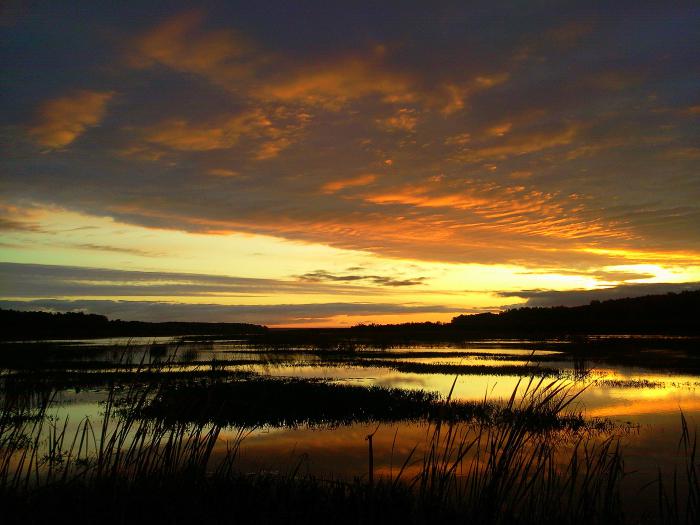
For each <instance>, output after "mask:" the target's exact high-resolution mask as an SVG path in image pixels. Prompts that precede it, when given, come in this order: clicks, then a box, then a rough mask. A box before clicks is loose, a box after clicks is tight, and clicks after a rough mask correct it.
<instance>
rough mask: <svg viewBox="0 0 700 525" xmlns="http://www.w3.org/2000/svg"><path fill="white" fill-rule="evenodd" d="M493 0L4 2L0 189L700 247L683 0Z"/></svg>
mask: <svg viewBox="0 0 700 525" xmlns="http://www.w3.org/2000/svg"><path fill="white" fill-rule="evenodd" d="M492 4H493V3H488V4H487V3H464V2H437V3H436V4H431V5H430V6H427V5H425V4H421V3H416V4H413V3H405V2H401V3H397V4H393V3H391V2H389V3H380V4H365V5H361V4H357V3H355V4H353V5H352V6H351V7H347V6H346V7H344V8H343V7H339V6H335V5H329V4H328V3H327V2H325V3H308V4H307V3H303V4H296V3H288V2H271V3H270V2H266V3H265V5H264V6H262V5H261V6H257V5H255V6H254V5H252V4H251V5H243V4H241V5H229V4H228V3H224V2H212V3H205V4H204V5H203V6H202V7H201V9H200V10H197V11H192V10H189V9H186V6H185V4H182V6H180V7H178V5H175V6H172V5H169V7H167V8H166V7H165V6H163V7H159V8H147V7H144V6H143V4H142V3H120V4H114V5H113V6H95V5H93V4H86V5H89V8H79V7H76V6H75V5H73V4H72V3H70V4H61V3H60V2H52V3H51V4H47V5H44V6H39V7H33V6H29V7H21V8H20V9H19V10H17V11H16V12H14V13H11V14H10V16H9V20H8V21H7V22H6V23H5V24H4V25H3V27H2V29H1V30H2V31H3V34H4V37H3V42H6V43H7V45H6V46H3V51H2V66H3V72H4V79H5V89H4V96H3V98H2V100H0V106H1V107H2V109H3V115H4V116H3V120H2V121H1V122H2V125H3V131H2V136H3V138H4V137H8V138H10V139H11V140H9V141H3V142H5V143H6V144H5V146H4V148H3V149H4V151H3V153H4V160H3V164H2V169H3V173H4V174H3V190H2V195H1V198H2V199H3V200H4V201H5V202H6V203H9V204H14V205H18V206H20V207H22V206H24V207H30V206H35V207H39V208H41V207H45V206H47V205H53V206H58V207H64V208H68V209H71V210H77V211H81V212H84V213H88V214H94V215H100V216H103V215H109V216H112V217H114V218H116V219H118V220H121V221H126V222H130V223H134V224H139V225H144V226H149V227H157V228H168V229H181V230H187V231H192V232H204V233H219V232H231V231H237V232H252V233H263V234H271V235H276V236H280V237H285V238H290V239H298V240H305V241H313V242H321V243H324V244H330V245H334V246H338V247H343V248H353V249H361V250H368V251H372V252H376V253H380V254H383V255H388V256H399V257H409V258H417V259H428V260H442V261H452V262H485V263H518V264H526V265H529V266H547V267H557V266H559V267H562V266H565V267H588V266H591V265H593V264H612V263H613V262H615V261H620V260H621V257H619V256H612V255H605V254H601V253H593V252H590V251H582V250H585V249H586V248H600V247H609V248H614V249H617V250H637V251H645V250H646V251H650V252H654V251H656V252H659V251H669V250H671V251H673V250H675V251H683V252H685V253H688V258H687V259H688V261H692V260H693V259H694V258H695V259H697V253H698V252H699V251H700V228H698V227H697V225H698V223H699V221H700V207H699V206H698V202H700V178H699V177H700V170H698V165H699V163H700V155H699V154H698V149H697V144H698V141H699V140H700V132H699V131H698V130H699V129H700V127H698V126H697V120H698V118H699V117H700V112H698V111H696V110H694V109H693V108H697V107H698V106H699V105H700V99H699V98H698V92H697V85H698V83H699V82H700V67H698V65H699V64H698V58H697V52H696V50H697V49H698V48H699V47H700V31H698V29H697V28H698V27H700V23H698V21H699V20H700V12H699V10H698V8H697V6H693V5H691V4H689V5H683V4H674V5H673V6H670V5H662V4H658V5H645V6H642V5H638V4H637V3H625V2H621V3H615V5H612V6H611V5H608V6H604V7H603V6H600V7H591V6H590V3H588V2H580V3H577V2H571V3H567V4H566V5H562V6H554V7H552V6H546V7H544V6H539V5H534V4H523V5H521V6H519V7H515V8H514V7H513V6H510V5H509V6H507V7H506V6H504V7H499V6H493V5H492ZM638 257H641V256H638ZM639 262H642V261H641V260H639Z"/></svg>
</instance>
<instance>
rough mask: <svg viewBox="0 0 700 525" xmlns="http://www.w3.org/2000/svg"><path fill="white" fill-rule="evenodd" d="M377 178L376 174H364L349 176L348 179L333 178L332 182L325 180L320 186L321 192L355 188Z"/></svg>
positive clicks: (335, 191)
mask: <svg viewBox="0 0 700 525" xmlns="http://www.w3.org/2000/svg"><path fill="white" fill-rule="evenodd" d="M375 180H377V176H376V175H372V174H366V175H358V176H357V177H351V178H349V179H343V180H335V181H332V182H327V183H326V184H324V185H323V186H322V187H321V191H322V192H323V193H337V192H339V191H341V190H344V189H345V188H355V187H358V186H367V185H368V184H372V183H373V182H374V181H375Z"/></svg>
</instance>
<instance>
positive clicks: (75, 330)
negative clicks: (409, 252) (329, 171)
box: [0, 290, 700, 348]
mask: <svg viewBox="0 0 700 525" xmlns="http://www.w3.org/2000/svg"><path fill="white" fill-rule="evenodd" d="M0 326H2V329H1V330H0V339H4V340H13V339H14V340H17V339H46V338H71V337H85V338H89V337H136V336H166V335H173V336H175V335H213V336H216V335H239V336H243V337H245V338H246V339H248V340H249V341H250V342H251V343H256V344H262V345H266V344H268V345H275V346H277V345H296V344H302V345H314V346H320V347H324V346H327V347H331V348H335V347H338V345H341V346H342V345H347V344H350V345H354V344H360V345H361V344H365V343H366V344H375V345H376V344H379V345H381V344H387V345H393V344H397V343H401V342H411V341H425V342H428V341H460V340H464V339H468V338H480V337H501V336H524V337H529V336H535V337H536V336H551V335H586V334H700V290H695V291H687V292H681V293H668V294H666V295H647V296H644V297H633V298H627V299H611V300H608V301H592V302H591V303H590V304H588V305H585V306H575V307H565V306H555V307H538V308H530V307H524V308H516V309H512V310H506V311H504V312H500V313H496V314H495V313H483V314H473V315H459V316H457V317H455V318H453V319H452V322H451V323H430V322H427V323H404V324H393V325H378V324H362V325H357V326H353V327H351V328H289V329H275V330H272V329H268V328H266V327H264V326H259V325H254V324H244V323H186V322H167V323H146V322H142V321H121V320H114V321H110V320H109V319H107V317H105V316H103V315H95V314H84V313H46V312H19V311H14V310H2V309H0Z"/></svg>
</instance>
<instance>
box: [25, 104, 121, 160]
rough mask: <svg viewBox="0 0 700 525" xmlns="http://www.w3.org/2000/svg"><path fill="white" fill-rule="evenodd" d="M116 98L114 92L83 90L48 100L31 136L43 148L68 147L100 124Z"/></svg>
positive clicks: (31, 130)
mask: <svg viewBox="0 0 700 525" xmlns="http://www.w3.org/2000/svg"><path fill="white" fill-rule="evenodd" d="M113 96H114V93H113V92H111V91H109V92H104V91H88V90H80V91H75V92H73V93H71V94H69V95H66V96H63V97H59V98H55V99H53V100H49V101H47V102H45V103H44V104H43V105H42V106H41V107H39V109H38V111H37V123H36V124H35V125H34V126H32V127H31V128H30V129H29V134H30V135H31V136H32V137H33V138H34V140H36V141H37V142H38V143H39V144H41V145H42V146H46V147H49V148H62V147H65V146H67V145H68V144H70V143H71V142H73V141H74V140H75V139H77V138H78V137H79V136H80V135H82V134H83V133H84V132H85V130H86V129H88V128H89V127H92V126H96V125H97V124H99V123H100V121H101V120H102V118H103V117H104V114H105V111H106V106H107V102H109V100H110V99H111V98H112V97H113Z"/></svg>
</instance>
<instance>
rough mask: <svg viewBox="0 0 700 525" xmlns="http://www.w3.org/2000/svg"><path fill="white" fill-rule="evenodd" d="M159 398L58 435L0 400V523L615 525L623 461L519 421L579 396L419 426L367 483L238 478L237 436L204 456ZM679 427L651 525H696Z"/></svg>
mask: <svg viewBox="0 0 700 525" xmlns="http://www.w3.org/2000/svg"><path fill="white" fill-rule="evenodd" d="M268 386H269V385H268ZM207 387H212V385H207ZM284 387H285V384H284V383H281V387H280V388H284ZM194 388H197V386H196V385H195V386H194ZM221 388H222V389H223V390H222V392H220V393H221V394H222V395H223V396H224V399H225V398H226V396H227V395H228V394H231V393H232V392H229V391H227V390H226V389H227V388H229V387H228V386H227V383H223V386H222V387H221ZM293 388H298V386H294V387H293ZM453 388H454V386H453ZM158 393H159V392H158V391H157V390H156V391H154V390H153V389H149V388H144V387H143V385H139V384H137V383H132V384H131V385H130V386H127V387H126V388H123V389H122V388H117V387H116V385H115V387H113V388H111V389H110V392H109V396H108V399H107V401H106V403H105V405H104V413H103V416H102V418H101V420H98V421H91V420H89V419H84V420H83V421H82V422H81V423H80V424H79V425H78V426H77V428H76V429H75V430H74V431H70V430H69V428H70V425H69V421H68V420H66V421H57V420H55V419H52V418H51V417H48V416H50V402H49V400H50V399H51V396H48V397H44V398H43V399H44V401H43V402H42V403H40V404H39V405H38V406H36V407H32V406H31V405H27V404H26V403H22V402H19V400H20V397H18V396H13V395H11V392H10V391H8V390H5V391H4V395H3V398H2V403H3V404H2V411H1V413H0V503H2V513H3V519H4V522H5V523H24V524H27V523H46V522H52V523H75V522H80V521H83V520H84V521H90V522H97V523H133V522H136V521H138V522H151V523H188V522H191V521H192V520H197V521H198V522H213V523H248V522H252V521H255V522H260V523H267V522H273V523H290V522H300V523H328V522H334V523H399V522H400V523H441V522H444V523H448V522H449V523H454V522H456V521H463V520H468V521H469V522H470V523H523V524H528V523H538V524H540V523H553V522H556V523H586V524H590V523H624V522H625V521H626V519H625V515H624V514H623V503H622V490H621V485H622V483H623V481H624V477H625V471H624V462H623V457H624V455H623V452H624V451H623V449H622V448H621V446H620V444H619V442H618V441H617V440H616V439H615V438H614V437H609V438H606V439H603V440H602V441H601V440H600V439H595V438H594V439H592V438H591V437H590V435H588V434H586V433H583V434H575V433H574V434H570V437H571V438H572V439H574V445H573V447H569V448H567V447H565V446H563V445H562V442H561V440H560V439H558V437H557V436H560V431H556V432H552V431H551V430H545V431H543V429H542V428H533V425H532V424H531V421H532V418H533V417H535V418H551V417H554V418H557V417H562V416H565V414H566V411H567V410H568V409H569V407H571V406H572V403H573V402H574V401H575V399H576V397H577V395H578V393H577V392H574V391H573V390H571V387H570V386H567V384H566V383H564V382H562V381H545V380H544V379H541V380H539V381H537V380H534V379H530V380H529V381H525V382H524V383H523V384H522V385H521V384H520V383H519V385H518V387H516V388H515V390H514V391H513V394H512V395H511V397H510V398H509V399H508V400H507V401H506V402H505V404H504V405H502V406H501V410H502V411H503V412H504V413H511V414H529V415H530V417H511V418H508V419H502V420H496V421H489V422H488V423H486V422H484V421H478V420H477V421H472V422H470V423H464V422H462V421H459V420H458V418H451V417H444V418H440V419H439V420H438V421H437V422H435V423H433V424H431V425H430V427H429V430H428V432H427V434H426V443H425V446H423V447H422V448H421V449H420V451H419V448H418V446H416V447H415V448H414V449H413V451H411V452H410V453H409V454H408V455H407V456H406V457H405V458H401V459H402V463H401V466H397V469H396V473H395V474H394V473H392V474H390V475H389V476H384V477H379V478H375V480H374V483H371V484H370V483H368V482H367V480H366V478H358V479H355V480H354V481H340V480H325V479H319V478H315V477H311V476H303V475H301V474H300V472H299V469H292V470H290V471H289V472H287V473H283V474H270V473H265V472H260V473H255V474H246V473H243V472H239V471H238V470H237V468H236V466H237V458H238V454H239V452H240V450H241V446H244V445H245V436H246V433H247V431H246V430H245V429H242V428H241V429H240V430H239V432H238V434H237V435H236V436H235V437H234V438H233V439H232V440H231V441H230V442H228V443H227V444H226V450H225V451H224V452H223V453H222V454H215V453H214V451H215V448H216V444H217V442H218V440H219V438H220V436H221V430H222V427H221V425H220V424H219V423H217V422H216V418H215V417H214V418H212V419H213V421H214V422H213V423H211V422H209V420H207V421H206V422H205V421H195V422H190V421H189V419H188V418H187V417H169V416H165V417H164V416H163V414H159V413H158V412H157V411H156V412H155V413H152V414H150V416H149V417H143V416H144V415H145V414H147V413H148V411H149V409H151V408H152V407H153V406H154V405H153V402H154V400H156V402H157V400H158ZM202 393H204V390H202ZM278 393H281V391H280V392H278ZM213 399H214V400H216V395H214V396H213ZM222 400H223V399H219V401H222ZM207 403H208V402H207ZM440 405H441V407H442V409H443V410H444V411H445V412H446V413H447V414H448V415H449V414H450V411H451V410H452V407H453V406H454V403H453V401H452V400H451V393H450V395H448V397H447V399H445V400H442V401H441V402H440ZM210 406H214V407H217V408H220V409H223V408H224V406H225V405H219V404H218V402H215V403H214V404H213V405H210ZM200 408H201V407H200ZM681 418H682V425H683V426H682V435H681V452H682V454H683V455H684V457H685V458H686V464H685V467H684V470H683V471H682V472H681V473H680V476H679V478H674V479H676V481H678V480H680V479H682V480H683V483H680V482H676V483H674V484H673V485H672V486H671V487H670V488H669V487H667V486H666V485H665V484H664V483H663V482H662V480H661V479H659V480H658V481H656V483H657V486H656V491H655V492H656V493H657V494H658V496H657V499H658V505H657V507H656V509H655V511H654V512H655V513H654V514H653V515H651V516H649V518H650V519H655V520H659V521H660V522H664V523H697V519H698V496H699V495H700V485H699V484H698V476H697V466H696V460H697V457H696V439H695V437H694V436H692V435H691V432H690V430H689V428H688V425H687V422H686V421H685V418H684V417H683V416H682V415H681ZM650 481H652V482H653V481H654V480H650Z"/></svg>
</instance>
